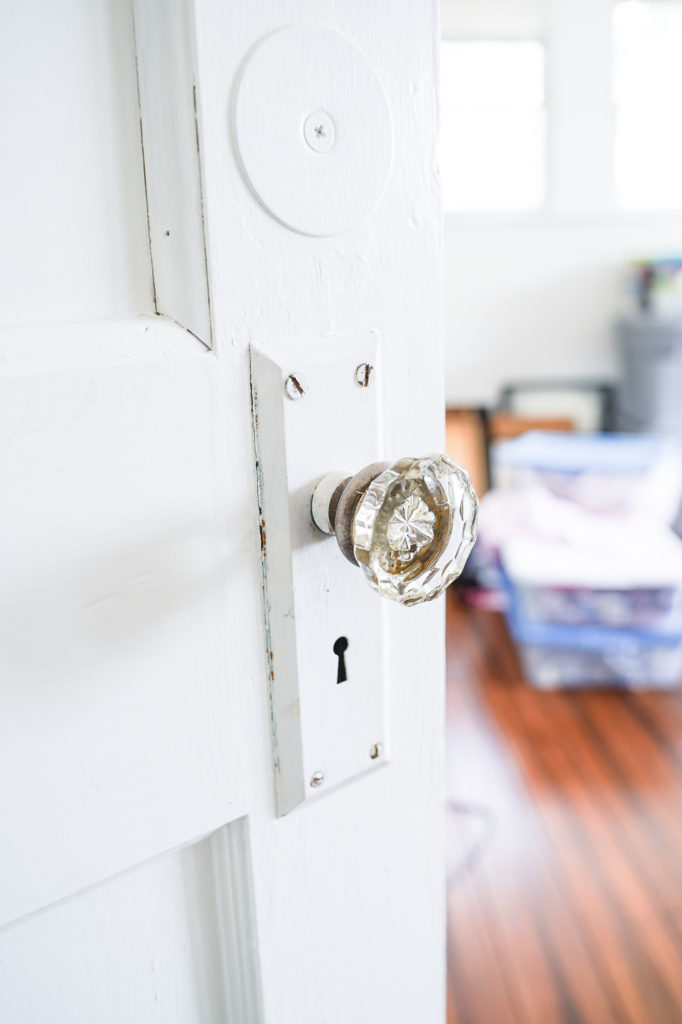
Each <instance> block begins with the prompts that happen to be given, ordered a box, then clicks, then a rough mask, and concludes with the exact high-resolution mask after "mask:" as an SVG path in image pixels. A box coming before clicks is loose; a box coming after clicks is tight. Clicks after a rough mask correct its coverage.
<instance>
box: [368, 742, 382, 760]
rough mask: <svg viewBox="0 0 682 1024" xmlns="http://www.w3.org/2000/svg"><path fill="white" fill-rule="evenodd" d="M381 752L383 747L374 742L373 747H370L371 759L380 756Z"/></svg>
mask: <svg viewBox="0 0 682 1024" xmlns="http://www.w3.org/2000/svg"><path fill="white" fill-rule="evenodd" d="M383 752H384V748H383V747H382V745H381V743H375V744H374V746H373V747H370V751H369V756H370V757H371V758H372V760H373V761H376V759H377V758H378V757H381V755H382V754H383Z"/></svg>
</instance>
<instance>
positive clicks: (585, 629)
mask: <svg viewBox="0 0 682 1024" xmlns="http://www.w3.org/2000/svg"><path fill="white" fill-rule="evenodd" d="M507 621H508V623H509V629H510V631H511V633H512V635H513V637H514V639H515V640H518V641H519V642H520V643H522V644H536V645H538V646H541V647H561V648H568V649H569V650H574V651H595V652H599V651H602V652H610V651H622V650H623V649H624V648H627V645H628V644H629V643H630V644H632V646H633V647H635V646H636V647H658V646H660V645H664V646H666V647H675V646H677V645H678V644H680V643H682V632H681V631H680V629H679V628H676V629H669V630H663V629H662V630H657V629H629V628H622V627H617V626H598V625H592V624H590V625H582V624H580V625H577V624H575V625H574V624H563V623H562V624H559V623H553V622H529V621H528V620H527V619H523V618H521V616H520V615H519V614H518V613H517V611H516V608H515V606H514V604H513V603H510V606H509V607H508V609H507Z"/></svg>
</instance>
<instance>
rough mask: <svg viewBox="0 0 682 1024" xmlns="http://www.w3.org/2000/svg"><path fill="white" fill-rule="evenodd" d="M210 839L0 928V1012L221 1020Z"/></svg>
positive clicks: (80, 1023)
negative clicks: (2, 928) (7, 928)
mask: <svg viewBox="0 0 682 1024" xmlns="http://www.w3.org/2000/svg"><path fill="white" fill-rule="evenodd" d="M211 843H212V841H211V840H210V839H206V840H204V841H202V842H199V843H196V844H195V845H194V846H190V847H187V848H186V849H184V850H180V851H179V852H177V853H170V854H167V855H165V856H163V857H160V858H157V859H155V860H153V861H151V862H148V863H145V864H142V865H141V866H139V867H137V868H135V869H134V870H133V871H130V872H128V873H126V874H124V875H121V876H119V877H117V878H115V879H112V880H111V881H109V882H105V883H104V884H103V885H100V886H97V887H96V888H94V889H91V890H89V891H88V892H85V893H83V894H82V895H80V896H76V897H74V898H73V899H69V900H67V901H65V902H63V903H61V904H59V905H58V906H55V907H53V908H52V909H50V910H49V911H48V912H46V913H42V914H37V915H34V916H32V917H30V918H29V919H27V920H25V921H23V922H21V923H19V924H18V925H16V926H15V927H14V928H13V929H12V930H11V931H6V932H4V933H0V1015H1V1016H2V1019H3V1020H5V1021H21V1022H22V1024H43V1022H44V1021H46V1020H47V1019H50V1020H54V1021H68V1022H69V1024H92V1022H93V1020H102V1019H108V1020H119V1021H129V1020H145V1021H150V1022H152V1021H164V1022H168V1024H199V1022H202V1024H205V1022H213V1021H221V1020H225V1013H226V1004H225V993H224V991H223V975H222V969H221V940H220V928H221V925H220V921H219V920H218V913H219V907H220V903H219V899H218V894H217V892H216V887H215V879H214V873H213V863H212V861H213V852H212V848H211ZM74 936H78V941H77V942H76V941H74ZM98 1006H101V1010H100V1011H99V1012H97V1013H96V1014H95V1013H93V1008H94V1007H98Z"/></svg>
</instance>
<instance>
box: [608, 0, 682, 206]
mask: <svg viewBox="0 0 682 1024" xmlns="http://www.w3.org/2000/svg"><path fill="white" fill-rule="evenodd" d="M613 43H614V67H613V73H614V77H613V89H614V99H615V102H616V147H615V167H616V190H617V194H618V199H619V201H620V202H621V204H622V205H623V206H626V207H629V208H634V209H655V208H658V209H663V208H668V209H669V208H675V207H678V208H679V207H682V116H681V115H682V110H681V107H682V2H681V0H656V2H655V3H654V2H652V0H648V2H644V0H620V2H619V3H617V4H616V6H615V8H614V13H613Z"/></svg>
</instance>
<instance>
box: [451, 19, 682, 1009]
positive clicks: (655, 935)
mask: <svg viewBox="0 0 682 1024" xmlns="http://www.w3.org/2000/svg"><path fill="white" fill-rule="evenodd" d="M441 89H442V92H441V155H440V167H441V177H442V189H443V202H444V209H445V344H446V397H447V407H448V412H447V445H448V453H449V454H450V455H451V456H452V457H453V458H454V459H455V460H457V461H459V462H461V463H462V464H464V465H466V466H468V467H470V468H471V470H472V477H473V479H474V484H475V486H476V488H477V491H478V493H479V495H482V503H481V512H480V530H479V541H478V543H477V546H476V548H475V549H474V553H473V555H472V557H471V559H470V563H469V565H468V566H467V570H466V573H465V578H464V579H462V580H461V581H460V584H459V585H458V586H457V587H456V588H453V591H452V592H451V593H450V595H449V598H448V609H447V615H448V645H449V646H448V770H449V775H448V787H449V789H448V791H449V797H450V814H449V854H450V885H449V895H448V912H449V947H450V948H449V968H448V970H449V979H448V998H449V1013H450V1020H451V1021H452V1022H464V1021H466V1022H470V1024H477V1022H481V1024H506V1022H507V1021H509V1022H519V1024H531V1022H533V1024H534V1022H538V1024H552V1022H554V1021H557V1022H558V1021H580V1022H590V1024H596V1022H609V1021H612V1022H614V1024H616V1022H618V1024H620V1022H631V1024H644V1022H647V1024H667V1022H671V1024H673V1022H680V1021H682V886H681V882H682V869H681V867H680V865H681V864H682V699H681V698H680V686H681V685H682V541H681V540H680V533H682V518H681V517H680V499H681V497H682V472H681V463H682V0H443V4H442V44H441Z"/></svg>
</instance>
